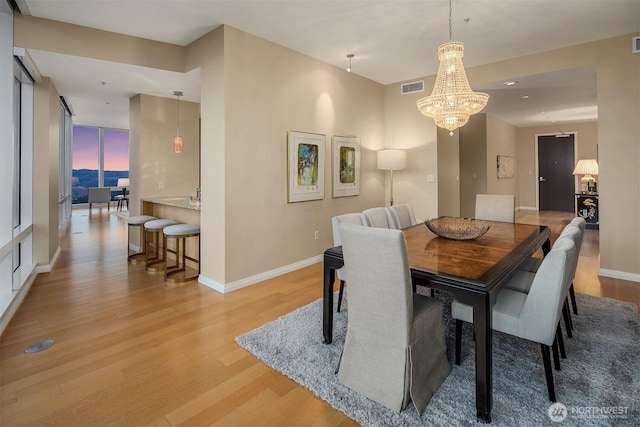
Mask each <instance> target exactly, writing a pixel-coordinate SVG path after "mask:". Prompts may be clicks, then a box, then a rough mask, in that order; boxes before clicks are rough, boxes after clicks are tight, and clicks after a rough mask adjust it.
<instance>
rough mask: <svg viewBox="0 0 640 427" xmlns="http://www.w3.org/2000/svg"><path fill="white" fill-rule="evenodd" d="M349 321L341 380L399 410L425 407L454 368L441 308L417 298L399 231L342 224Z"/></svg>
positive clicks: (436, 302)
mask: <svg viewBox="0 0 640 427" xmlns="http://www.w3.org/2000/svg"><path fill="white" fill-rule="evenodd" d="M340 237H341V238H342V252H343V255H344V263H345V267H344V268H345V270H346V273H347V277H348V278H349V318H348V323H347V335H346V338H345V343H344V350H343V353H342V358H341V360H340V366H339V371H338V379H339V380H340V382H341V383H342V384H344V385H345V386H347V387H349V388H350V389H352V390H355V391H357V392H359V393H362V394H363V395H365V396H366V397H368V398H369V399H372V400H374V401H376V402H378V403H380V404H382V405H384V406H386V407H388V408H390V409H392V410H394V411H400V410H402V408H404V407H405V406H406V405H407V403H408V401H409V399H411V400H412V401H413V404H414V405H415V407H416V409H417V410H418V412H419V413H422V411H424V409H425V408H426V406H427V404H428V403H429V400H430V399H431V397H432V395H433V394H434V393H435V391H436V390H437V389H438V388H439V387H440V385H441V384H442V382H443V381H444V380H445V378H446V377H447V375H449V372H451V366H450V365H449V362H448V361H447V357H446V344H445V339H444V321H443V319H442V304H441V303H440V301H439V300H437V299H434V298H429V297H425V296H422V295H418V294H414V293H413V291H412V286H411V272H410V270H409V262H408V256H407V248H406V242H405V240H404V235H403V233H402V231H400V230H385V229H380V228H373V227H358V226H355V225H352V224H340Z"/></svg>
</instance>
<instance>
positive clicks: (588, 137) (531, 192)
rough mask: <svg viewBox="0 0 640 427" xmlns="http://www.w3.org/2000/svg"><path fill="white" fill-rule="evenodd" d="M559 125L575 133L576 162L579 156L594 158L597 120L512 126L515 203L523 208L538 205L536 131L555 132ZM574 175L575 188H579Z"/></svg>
mask: <svg viewBox="0 0 640 427" xmlns="http://www.w3.org/2000/svg"><path fill="white" fill-rule="evenodd" d="M559 128H560V129H561V130H562V131H563V132H565V133H573V134H575V141H576V142H575V145H576V154H575V160H576V162H577V161H578V160H579V159H597V155H598V122H583V123H563V124H562V125H561V126H558V125H547V126H532V127H525V128H518V129H516V135H517V136H516V139H517V145H518V148H517V162H516V173H517V175H518V194H519V200H518V206H519V207H521V208H525V209H537V207H538V196H537V194H538V193H537V188H538V174H537V170H538V167H537V159H536V144H537V138H536V136H537V135H555V134H557V133H558V132H559V131H558V129H559ZM579 185H580V182H579V181H578V177H576V190H579V189H580V186H579Z"/></svg>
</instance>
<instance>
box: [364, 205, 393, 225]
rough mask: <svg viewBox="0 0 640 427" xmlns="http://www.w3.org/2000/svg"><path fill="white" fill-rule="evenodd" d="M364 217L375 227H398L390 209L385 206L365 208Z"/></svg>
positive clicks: (368, 223)
mask: <svg viewBox="0 0 640 427" xmlns="http://www.w3.org/2000/svg"><path fill="white" fill-rule="evenodd" d="M362 215H363V216H364V219H365V220H366V221H367V225H368V226H369V227H375V228H397V227H396V222H395V221H394V219H393V217H392V216H391V214H390V213H389V209H387V208H384V207H379V208H371V209H365V210H364V211H362Z"/></svg>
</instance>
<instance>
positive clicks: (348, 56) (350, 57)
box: [347, 53, 356, 73]
mask: <svg viewBox="0 0 640 427" xmlns="http://www.w3.org/2000/svg"><path fill="white" fill-rule="evenodd" d="M354 56H356V55H355V54H353V53H348V54H347V58H349V68H347V73H350V72H351V59H353V57H354Z"/></svg>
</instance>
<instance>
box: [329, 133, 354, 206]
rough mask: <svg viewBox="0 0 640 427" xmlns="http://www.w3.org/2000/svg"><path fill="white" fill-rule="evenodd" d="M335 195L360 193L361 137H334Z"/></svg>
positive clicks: (342, 195)
mask: <svg viewBox="0 0 640 427" xmlns="http://www.w3.org/2000/svg"><path fill="white" fill-rule="evenodd" d="M332 142H333V147H332V148H333V150H332V151H333V197H345V196H357V195H358V194H360V138H347V137H343V136H334V137H333V141H332Z"/></svg>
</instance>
